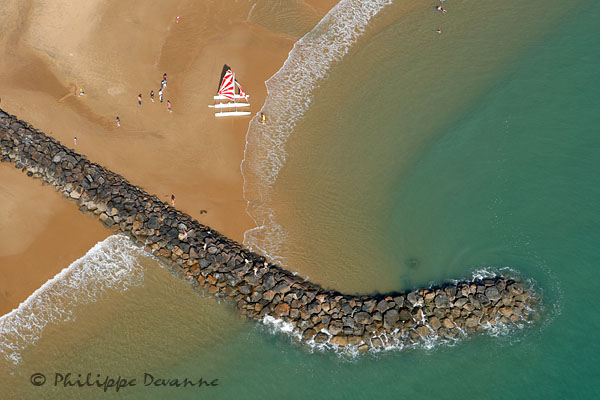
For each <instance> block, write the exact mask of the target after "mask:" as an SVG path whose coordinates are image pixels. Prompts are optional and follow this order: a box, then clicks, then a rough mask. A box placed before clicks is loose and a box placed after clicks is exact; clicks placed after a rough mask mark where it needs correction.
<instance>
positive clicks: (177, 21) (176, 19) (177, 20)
mask: <svg viewBox="0 0 600 400" xmlns="http://www.w3.org/2000/svg"><path fill="white" fill-rule="evenodd" d="M175 23H177V24H178V23H179V15H178V16H177V18H175Z"/></svg>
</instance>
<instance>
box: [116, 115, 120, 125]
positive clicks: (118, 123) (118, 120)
mask: <svg viewBox="0 0 600 400" xmlns="http://www.w3.org/2000/svg"><path fill="white" fill-rule="evenodd" d="M117 126H121V120H120V119H119V116H117Z"/></svg>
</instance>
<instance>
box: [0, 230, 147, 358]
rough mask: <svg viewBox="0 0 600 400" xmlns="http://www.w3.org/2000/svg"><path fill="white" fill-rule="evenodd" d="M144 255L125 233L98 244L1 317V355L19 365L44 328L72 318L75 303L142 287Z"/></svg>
mask: <svg viewBox="0 0 600 400" xmlns="http://www.w3.org/2000/svg"><path fill="white" fill-rule="evenodd" d="M143 254H146V253H144V251H143V249H141V248H139V247H137V246H135V245H134V243H133V242H132V241H131V240H130V239H129V238H128V237H127V236H125V235H114V236H110V237H109V238H107V239H106V240H104V241H102V242H99V243H97V244H96V245H95V246H94V247H92V248H91V249H90V250H89V251H88V252H87V253H86V254H85V255H84V256H83V257H81V258H80V259H78V260H76V261H74V262H73V263H72V264H71V265H69V266H68V267H67V268H65V269H63V270H62V271H61V272H59V273H58V274H57V275H56V276H55V277H54V278H52V279H50V280H49V281H48V282H46V283H45V284H44V285H42V286H41V287H40V288H39V289H37V290H36V291H35V292H34V293H33V294H32V295H31V296H29V297H28V298H27V300H25V301H24V302H23V303H21V304H20V305H19V307H18V308H16V309H14V310H13V311H11V312H10V313H8V314H6V315H4V316H2V317H1V318H0V357H3V358H5V359H6V360H7V361H8V362H10V363H13V364H18V363H19V362H20V361H21V359H22V357H21V352H22V351H23V350H24V349H25V348H26V347H27V346H30V345H32V344H34V343H36V342H37V341H38V340H39V339H40V338H41V336H42V332H43V330H44V328H45V327H46V326H48V325H49V324H51V323H54V322H64V321H69V320H72V319H74V309H75V307H76V306H77V305H79V304H86V303H89V302H94V301H96V300H98V299H101V298H103V297H104V296H106V295H107V294H108V293H109V291H124V290H127V289H129V288H131V287H133V286H140V285H141V284H142V282H143V279H144V271H143V268H142V267H141V266H140V264H139V263H138V261H137V260H138V259H139V258H140V256H141V255H143Z"/></svg>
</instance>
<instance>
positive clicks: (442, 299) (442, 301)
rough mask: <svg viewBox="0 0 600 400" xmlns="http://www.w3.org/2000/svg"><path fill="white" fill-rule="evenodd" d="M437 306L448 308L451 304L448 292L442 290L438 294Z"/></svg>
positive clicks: (436, 298) (436, 297)
mask: <svg viewBox="0 0 600 400" xmlns="http://www.w3.org/2000/svg"><path fill="white" fill-rule="evenodd" d="M435 306H436V307H438V308H446V307H448V306H450V300H449V299H448V296H447V295H446V293H444V292H442V291H440V292H439V293H438V295H437V296H435Z"/></svg>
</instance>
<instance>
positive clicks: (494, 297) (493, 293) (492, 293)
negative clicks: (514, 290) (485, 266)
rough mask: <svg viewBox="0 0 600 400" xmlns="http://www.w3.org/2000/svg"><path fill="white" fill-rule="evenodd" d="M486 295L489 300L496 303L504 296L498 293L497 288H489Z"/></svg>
mask: <svg viewBox="0 0 600 400" xmlns="http://www.w3.org/2000/svg"><path fill="white" fill-rule="evenodd" d="M485 295H486V297H487V298H488V299H490V300H491V301H492V302H494V303H495V302H497V301H498V300H500V299H501V298H502V296H501V295H500V292H499V291H498V288H497V287H496V286H490V287H488V288H487V289H486V290H485Z"/></svg>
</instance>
